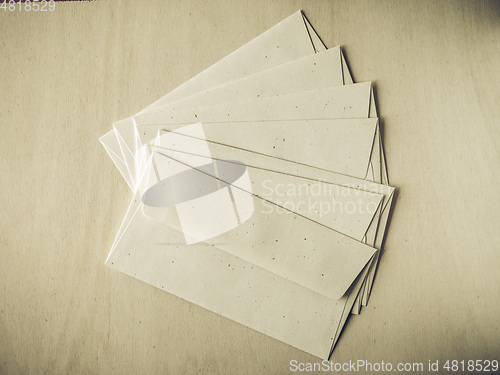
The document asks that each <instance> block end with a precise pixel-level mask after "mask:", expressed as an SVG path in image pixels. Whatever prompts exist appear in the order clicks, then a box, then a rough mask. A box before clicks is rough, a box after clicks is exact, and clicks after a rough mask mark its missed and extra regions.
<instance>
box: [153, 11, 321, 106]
mask: <svg viewBox="0 0 500 375" xmlns="http://www.w3.org/2000/svg"><path fill="white" fill-rule="evenodd" d="M324 50H326V47H325V46H324V44H323V42H321V40H320V38H319V37H318V35H317V34H316V32H315V31H314V29H313V28H312V27H311V25H310V23H309V21H308V20H307V19H306V18H305V16H304V15H303V14H302V12H301V11H298V12H296V13H294V14H293V15H291V16H290V17H288V18H286V19H285V20H283V21H281V22H280V23H279V24H277V25H276V26H274V27H272V28H271V29H269V30H267V31H266V32H264V33H263V34H261V35H260V36H258V37H257V38H255V39H253V40H252V41H250V42H248V43H247V44H245V45H244V46H242V47H240V48H239V49H237V50H236V51H234V52H233V53H231V54H230V55H228V56H226V57H225V58H223V59H222V60H220V61H219V62H217V63H216V64H214V65H212V66H211V67H209V68H208V69H206V70H204V71H203V72H201V73H199V74H198V75H196V76H195V77H193V78H192V79H190V80H189V81H187V82H186V83H184V84H183V85H181V86H179V87H178V88H177V89H175V90H173V91H171V92H170V93H168V94H167V95H165V96H164V97H162V98H161V99H159V100H158V101H156V102H155V103H154V104H152V105H150V106H149V107H147V108H146V109H145V110H144V111H143V112H145V111H147V110H150V109H152V108H155V107H157V106H161V105H163V104H164V103H168V102H171V101H174V100H177V99H181V98H184V97H187V96H190V95H193V94H196V93H198V92H201V91H203V90H207V89H210V88H212V87H215V86H219V85H222V84H224V83H227V82H231V81H234V80H236V79H239V78H242V77H245V76H249V75H252V74H253V73H256V72H260V71H263V70H267V69H269V68H271V67H273V66H278V65H281V64H283V63H286V62H289V61H293V60H296V59H298V58H300V57H303V56H306V55H308V54H312V53H315V52H318V51H324Z"/></svg>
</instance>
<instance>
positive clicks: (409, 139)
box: [0, 0, 500, 374]
mask: <svg viewBox="0 0 500 375" xmlns="http://www.w3.org/2000/svg"><path fill="white" fill-rule="evenodd" d="M298 9H303V10H304V12H305V14H306V16H307V17H308V19H309V20H310V22H311V23H312V25H313V26H314V27H315V29H316V31H317V32H318V34H319V35H320V36H321V37H322V39H323V41H324V42H325V44H326V45H327V47H334V46H336V45H338V44H340V45H343V48H344V53H345V54H346V57H347V60H348V63H349V66H350V68H351V71H352V74H353V77H354V79H355V80H356V81H357V82H362V81H368V80H372V81H374V83H375V87H376V96H377V102H378V108H379V111H380V116H381V121H382V124H383V134H384V142H385V147H386V156H387V163H388V169H389V178H390V181H391V184H392V185H394V186H396V187H397V188H398V197H397V202H396V205H395V209H394V213H393V216H392V220H391V225H390V229H389V234H388V237H387V241H386V244H385V249H384V252H383V256H382V260H381V263H380V267H379V271H378V274H377V277H376V280H375V284H374V288H373V292H372V296H371V300H370V302H369V305H368V306H367V307H365V308H364V309H363V310H362V313H361V315H360V316H356V317H351V318H350V320H349V322H348V324H347V326H346V328H345V329H344V332H343V334H342V336H341V338H340V341H339V343H338V345H337V348H336V350H335V352H334V354H333V357H332V360H333V361H335V362H347V361H349V360H357V359H365V360H368V361H371V362H381V361H382V360H383V361H385V362H392V363H393V364H397V363H398V362H423V363H424V364H427V362H428V360H432V361H435V360H438V359H439V360H440V361H444V360H446V359H459V360H461V359H465V360H467V359H495V357H496V359H500V358H499V357H498V356H499V353H500V314H499V310H500V301H499V298H498V297H499V296H500V293H499V285H500V272H499V266H500V255H499V251H500V238H499V219H498V217H499V216H498V215H499V211H500V200H499V198H498V193H499V187H498V186H499V183H500V176H499V174H500V168H499V167H500V149H499V148H500V144H499V142H500V120H499V119H500V105H499V103H500V95H499V94H500V88H499V82H500V69H499V66H500V44H499V43H500V40H499V36H500V3H499V2H498V1H444V0H443V1H319V0H317V1H305V0H304V1H298V0H297V1H284V0H279V1H266V0H253V1H234V0H219V1H194V0H182V1H177V0H169V1H159V0H157V1H148V2H146V1H132V0H127V1H95V2H64V3H57V6H56V10H55V11H54V12H50V13H49V12H47V13H43V14H42V13H35V12H25V11H21V12H19V11H16V12H8V11H6V12H4V11H3V10H0V35H1V37H0V51H1V53H0V62H1V63H0V90H1V94H2V99H1V101H0V126H1V133H2V134H1V136H0V176H1V177H0V181H1V189H0V202H1V211H0V224H1V232H0V256H1V257H0V373H2V374H70V373H75V374H184V373H186V374H194V373H204V374H217V373H220V374H236V373H238V374H258V373H262V374H284V373H289V372H290V366H289V363H290V361H291V360H294V359H295V360H297V361H301V362H317V361H319V360H318V359H317V358H315V357H313V356H310V355H307V354H305V353H303V352H301V351H299V350H297V349H294V348H292V347H290V346H287V345H285V344H282V343H280V342H278V341H276V340H274V339H271V338H269V337H266V336H264V335H262V334H259V333H257V332H255V331H253V330H251V329H248V328H246V327H243V326H241V325H239V324H236V323H234V322H231V321H229V320H227V319H225V318H222V317H220V316H218V315H216V314H214V313H211V312H208V311H206V310H204V309H203V308H201V307H198V306H195V305H192V304H190V303H187V302H185V301H183V300H182V299H179V298H177V297H174V296H172V295H169V294H168V293H165V292H162V291H161V290H158V289H156V288H154V287H152V286H150V285H148V284H145V283H142V282H139V281H137V280H135V279H133V278H131V277H128V276H126V275H124V274H122V273H119V272H116V271H113V270H111V269H109V268H107V267H105V266H104V261H105V259H106V256H107V254H108V250H109V249H110V247H111V245H112V242H113V239H114V235H115V233H116V232H117V230H118V227H119V225H120V222H121V220H122V218H123V216H124V214H125V211H126V208H127V206H128V202H129V200H130V198H131V193H130V191H129V190H128V187H127V185H126V183H125V182H124V181H123V179H122V177H121V176H120V174H119V172H118V171H117V170H116V168H115V167H114V165H113V163H112V162H111V160H109V158H108V156H107V154H106V152H105V150H104V149H103V148H102V146H101V145H100V143H99V142H98V137H99V136H101V135H103V134H104V133H105V132H106V131H108V129H110V127H111V122H112V121H116V120H119V119H122V118H124V117H127V116H130V115H132V114H135V113H136V112H138V111H139V110H141V109H142V108H144V107H145V106H147V105H148V104H150V103H152V102H153V101H155V100H156V99H157V98H159V97H160V96H162V95H164V94H165V93H167V92H169V91H171V90H172V89H174V88H175V87H177V86H178V85H179V84H181V83H182V82H184V81H186V80H187V79H189V78H191V77H192V76H194V75H195V74H196V73H198V72H200V71H201V70H203V69H204V68H206V67H208V66H209V65H211V64H213V63H215V62H216V61H218V60H219V59H221V58H222V57H224V56H226V55H227V54H229V53H230V52H232V51H233V50H235V49H236V48H238V47H240V46H241V45H243V44H244V43H246V42H247V41H249V40H251V39H252V38H254V37H256V36H258V35H259V34H260V33H262V32H264V31H265V30H267V29H268V28H270V27H272V26H273V25H275V24H276V23H278V22H279V21H281V20H282V19H284V18H286V17H287V16H289V15H290V14H292V13H293V12H295V11H297V10H298ZM442 373H444V371H443V372H442Z"/></svg>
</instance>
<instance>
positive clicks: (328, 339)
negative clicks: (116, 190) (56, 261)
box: [100, 12, 394, 358]
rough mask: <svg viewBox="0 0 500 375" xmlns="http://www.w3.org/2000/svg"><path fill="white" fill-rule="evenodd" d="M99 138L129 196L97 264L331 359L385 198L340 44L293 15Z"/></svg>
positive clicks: (370, 253)
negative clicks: (104, 255)
mask: <svg viewBox="0 0 500 375" xmlns="http://www.w3.org/2000/svg"><path fill="white" fill-rule="evenodd" d="M100 140H101V142H102V144H103V145H104V147H105V149H106V151H107V152H108V154H109V156H110V157H111V159H112V160H113V162H114V163H115V165H116V167H117V168H118V169H119V170H120V172H121V174H122V175H123V177H124V179H125V181H126V182H127V184H128V185H129V186H130V189H131V190H132V191H133V194H134V196H133V199H132V202H131V204H130V207H129V209H128V212H127V214H126V216H125V219H124V220H123V223H122V225H121V227H120V230H119V232H118V235H117V236H116V239H115V241H114V244H113V246H112V249H111V252H110V253H109V256H108V258H107V260H106V264H107V265H108V266H110V267H112V268H115V269H117V270H119V271H121V272H124V273H126V274H128V275H130V276H133V277H135V278H137V279H140V280H143V281H145V282H147V283H149V284H151V285H154V286H156V287H158V288H161V289H163V290H165V291H167V292H169V293H172V294H174V295H176V296H179V297H181V298H183V299H185V300H187V301H190V302H192V303H195V304H197V305H199V306H202V307H204V308H206V309H208V310H210V311H213V312H215V313H217V314H220V315H222V316H225V317H227V318H229V319H232V320H234V321H236V322H238V323H241V324H244V325H246V326H248V327H250V328H252V329H255V330H257V331H259V332H262V333H264V334H266V335H269V336H271V337H274V338H276V339H278V340H280V341H282V342H284V343H287V344H290V345H293V346H294V347H297V348H299V349H302V350H304V351H306V352H308V353H311V354H313V355H316V356H318V357H321V358H329V356H330V355H331V353H332V351H333V348H334V346H335V344H336V342H337V340H338V338H339V335H340V332H341V331H342V328H343V326H344V324H345V323H346V320H347V317H348V316H349V314H350V313H352V314H359V313H360V310H361V307H362V306H364V305H366V304H367V302H368V299H369V296H370V293H371V289H372V285H373V280H374V275H375V271H376V268H377V263H378V261H379V257H380V249H381V246H382V244H383V242H384V236H385V233H386V230H387V225H388V216H389V211H390V209H391V205H392V200H393V193H394V188H392V187H390V186H389V185H388V178H387V169H386V165H385V158H384V152H383V147H382V140H381V137H380V131H379V125H378V118H377V112H376V107H375V103H374V98H373V91H372V87H371V83H370V82H366V83H353V80H352V78H351V76H350V73H349V69H348V67H347V65H346V61H345V59H344V56H343V53H342V50H341V49H340V47H335V48H332V49H326V47H325V46H324V44H323V43H322V42H321V40H320V38H319V37H318V36H317V34H316V32H315V31H314V29H313V28H312V27H311V25H310V24H309V22H308V21H307V19H306V18H305V17H304V16H303V14H302V12H297V13H295V14H293V15H292V16H290V17H289V18H287V19H285V20H284V21H282V22H281V23H279V24H278V25H276V26H275V27H273V28H272V29H270V30H268V31H266V32H265V33H264V34H262V35H260V36H259V37H257V38H256V39H254V40H252V41H251V42H249V43H247V44H246V45H244V46H243V47H241V48H240V49H238V50H236V51H235V52H233V53H232V54H230V55H229V56H227V57H225V58H224V59H222V60H221V61H219V62H218V63H216V64H214V65H213V66H211V67H210V68H208V69H206V70H205V71H203V72H202V73H200V74H198V75H197V76H195V77H194V78H192V79H191V80H189V81H187V82H186V83H184V84H183V85H181V86H180V87H178V88H177V89H175V90H174V91H172V92H170V93H168V94H167V95H165V96H164V97H162V98H161V99H160V100H158V101H157V102H155V103H153V104H152V105H150V106H149V107H147V108H146V109H144V110H143V111H142V112H140V113H138V114H137V115H135V116H133V117H130V118H127V119H124V120H121V121H118V122H116V123H114V124H113V130H111V131H110V132H109V133H107V134H105V135H104V136H102V137H101V139H100Z"/></svg>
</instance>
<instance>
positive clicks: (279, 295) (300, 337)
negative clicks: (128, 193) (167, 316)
mask: <svg viewBox="0 0 500 375" xmlns="http://www.w3.org/2000/svg"><path fill="white" fill-rule="evenodd" d="M130 219H131V220H130ZM124 223H127V224H126V225H125V227H124V228H123V230H122V235H121V236H120V237H119V241H117V243H116V245H115V247H114V249H113V251H112V253H110V256H109V258H108V260H107V264H109V265H111V266H112V267H114V268H116V269H118V270H120V271H122V272H124V273H127V274H129V275H130V276H133V277H136V278H138V279H140V280H143V281H145V282H147V283H149V284H152V285H154V286H156V287H158V288H161V289H163V290H166V291H168V292H170V293H172V294H174V295H176V296H179V297H181V298H183V299H185V300H187V301H190V302H192V303H195V304H197V305H199V306H202V307H204V308H206V309H208V310H210V311H214V312H216V313H218V314H220V315H222V316H225V317H227V318H229V319H232V320H234V321H236V322H239V323H241V324H244V325H246V326H247V327H251V328H253V329H255V330H257V331H259V332H262V333H264V334H266V335H269V336H271V337H274V338H276V339H278V340H280V341H283V342H285V343H288V344H290V345H293V346H295V347H297V348H299V349H301V350H304V351H306V352H308V353H311V354H313V355H316V356H318V357H320V358H328V357H329V355H330V352H331V350H332V349H333V346H334V342H335V341H336V337H337V333H338V332H339V331H340V330H341V325H342V324H343V322H345V319H343V318H345V317H346V315H348V312H349V309H350V306H351V305H352V303H354V298H350V297H349V296H352V295H356V294H357V291H358V290H359V287H360V285H359V284H360V283H354V284H353V286H351V290H350V291H349V292H348V293H346V296H344V297H343V298H341V299H340V300H334V299H330V298H327V297H325V296H323V295H321V294H319V293H317V292H313V291H311V290H310V289H307V288H305V287H303V286H300V285H298V284H296V283H294V282H291V281H289V280H286V279H284V278H281V277H279V276H276V275H275V274H274V273H272V272H269V271H267V270H265V269H262V268H260V267H258V266H255V265H254V264H252V263H250V262H247V261H245V260H243V259H240V258H238V257H236V256H234V255H231V254H229V253H227V252H225V251H223V250H220V249H218V248H216V247H214V246H210V245H207V244H203V243H200V244H195V245H191V246H188V247H183V246H179V245H168V244H171V243H173V244H175V243H181V242H182V241H183V235H182V233H181V232H178V231H175V230H170V231H165V225H163V224H161V223H160V222H158V221H154V220H151V219H148V218H147V216H145V215H143V214H142V213H141V199H140V197H138V196H136V197H135V200H134V201H133V204H132V205H131V207H130V208H129V212H128V214H127V218H126V220H125V221H124ZM125 229H126V230H125ZM137 236H139V237H141V238H148V239H149V242H150V243H148V244H145V243H144V242H143V241H137ZM150 244H154V246H150ZM144 251H147V254H148V256H147V257H145V256H144ZM361 277H363V275H361Z"/></svg>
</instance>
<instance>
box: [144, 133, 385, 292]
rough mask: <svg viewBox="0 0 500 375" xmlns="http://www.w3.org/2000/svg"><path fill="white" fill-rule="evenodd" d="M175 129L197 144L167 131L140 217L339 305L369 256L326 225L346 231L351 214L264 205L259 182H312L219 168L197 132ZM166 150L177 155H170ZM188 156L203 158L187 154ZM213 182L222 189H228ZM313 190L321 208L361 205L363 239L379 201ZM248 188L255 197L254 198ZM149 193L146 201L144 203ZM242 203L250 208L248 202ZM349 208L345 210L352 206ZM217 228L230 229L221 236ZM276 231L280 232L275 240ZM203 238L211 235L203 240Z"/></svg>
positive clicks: (305, 184)
mask: <svg viewBox="0 0 500 375" xmlns="http://www.w3.org/2000/svg"><path fill="white" fill-rule="evenodd" d="M180 130H181V131H183V132H185V134H189V135H195V136H197V137H198V138H192V137H186V136H184V135H182V134H176V133H172V132H170V133H166V134H164V135H163V136H161V137H160V138H161V143H160V146H163V145H165V146H168V147H169V148H168V149H166V150H164V152H163V153H161V154H157V155H155V157H154V158H153V167H152V168H153V170H154V173H150V176H152V177H153V179H152V180H151V183H149V181H148V190H147V191H146V192H145V193H144V194H143V195H142V199H143V203H145V204H146V205H147V206H151V207H152V209H151V210H150V209H149V208H148V209H147V210H144V213H145V214H146V215H148V216H150V217H156V218H158V217H160V216H162V217H163V218H164V219H163V222H165V223H166V224H167V225H169V226H170V227H174V228H178V229H180V228H182V231H183V233H184V234H186V235H187V236H186V243H187V244H191V243H194V242H198V241H204V240H206V239H208V238H210V237H215V238H216V239H217V241H218V242H220V243H221V244H220V245H217V246H218V247H220V248H222V249H224V250H225V251H228V252H231V253H232V254H234V255H237V256H239V257H241V258H244V259H246V260H248V261H250V262H253V263H254V264H256V265H259V266H261V267H263V268H265V269H267V270H270V271H272V272H274V273H276V274H278V275H280V276H283V277H285V278H287V279H289V280H292V281H295V282H297V283H299V284H301V285H304V286H306V287H308V288H310V289H313V290H315V291H317V292H319V293H322V294H325V295H327V296H329V297H331V298H340V297H341V296H342V295H343V294H344V293H345V291H346V290H347V289H348V287H349V286H350V285H351V283H352V282H353V281H354V279H355V278H356V276H357V275H358V274H359V272H361V270H362V269H363V267H364V266H365V265H366V263H367V262H368V261H369V260H370V258H371V257H372V256H373V254H374V252H375V249H373V248H372V247H369V246H367V245H364V244H362V243H360V242H359V241H356V240H354V239H352V238H349V237H347V236H345V235H343V234H341V233H339V232H337V231H335V230H332V227H336V225H337V224H336V223H335V220H334V221H331V220H329V219H330V218H332V217H334V218H335V219H336V220H338V221H339V222H341V223H347V222H349V221H350V222H351V223H352V224H353V225H355V224H358V220H359V218H358V217H357V216H356V217H354V215H352V214H353V213H354V212H350V211H349V212H348V213H347V214H345V215H342V214H343V212H341V211H340V210H338V211H339V212H337V211H334V210H333V209H329V210H328V211H327V212H319V214H317V213H314V212H302V211H300V210H298V206H297V208H296V207H292V208H290V207H286V206H281V205H279V204H277V203H276V202H275V201H274V200H270V199H266V198H264V197H263V194H260V195H257V193H260V192H261V186H260V185H261V183H262V182H265V181H266V180H268V182H272V181H273V180H274V181H276V180H278V179H279V180H280V181H282V182H283V183H284V184H286V185H295V186H299V187H301V188H307V187H308V186H310V185H311V181H308V180H307V179H303V178H300V177H296V176H287V175H283V174H276V173H273V172H269V171H263V170H252V171H251V172H247V168H246V166H245V165H244V164H238V163H234V162H226V161H218V162H217V163H216V164H215V166H214V165H213V164H212V163H211V161H212V159H211V155H210V150H209V148H208V147H205V145H206V143H205V142H204V141H203V140H202V139H201V138H202V137H204V134H203V128H202V125H201V124H195V125H190V126H186V127H183V128H181V129H180ZM173 149H177V150H181V152H175V151H171V150H173ZM194 152H198V153H200V152H202V153H201V154H199V155H194ZM158 156H159V157H158ZM246 173H250V179H248V178H246V179H244V178H243V177H242V176H244V175H245V174H246ZM180 176H182V178H181V177H180ZM240 177H241V178H240ZM216 179H217V180H218V181H216ZM207 180H208V181H207ZM250 181H251V183H250ZM216 182H220V183H223V184H225V186H227V189H225V187H224V186H218V184H217V183H216ZM253 184H255V185H253ZM252 185H253V186H254V187H252ZM316 185H318V187H319V190H320V191H321V192H325V193H327V194H326V195H325V197H324V198H326V199H324V201H323V202H322V203H325V204H328V205H332V204H333V203H335V204H336V207H338V206H342V205H343V204H345V203H346V202H349V201H353V200H361V201H363V202H362V207H360V208H361V209H362V210H363V212H362V213H363V214H364V213H365V212H364V211H366V210H367V208H369V207H371V212H370V213H369V214H368V217H367V221H366V222H365V224H364V226H365V228H362V230H361V232H360V233H359V236H360V237H362V236H363V235H364V233H365V232H366V226H367V225H369V223H370V222H371V220H372V219H373V215H374V213H375V211H376V209H377V207H378V206H379V204H380V201H381V196H380V195H377V194H365V195H363V196H359V195H346V194H345V193H346V192H348V191H349V188H346V187H339V188H338V190H335V189H330V190H328V189H327V188H328V187H329V186H328V184H326V183H322V182H317V183H316ZM255 189H257V190H256V192H254V191H253V190H255ZM190 190H192V191H190ZM351 190H353V189H351ZM148 194H149V195H151V196H152V198H151V199H148V198H149V195H148ZM155 195H156V196H157V197H159V198H155ZM305 198H309V199H313V198H314V199H317V198H318V196H313V197H311V196H309V197H302V196H299V197H297V196H295V197H290V200H289V201H288V202H289V203H290V204H294V199H295V202H297V201H300V200H304V199H305ZM320 198H321V197H320ZM249 199H250V201H252V202H251V203H248V200H249ZM333 201H335V202H333ZM157 202H159V203H157ZM231 202H233V203H234V204H235V205H236V207H237V208H238V205H239V204H241V205H244V204H246V205H247V206H248V207H252V209H249V208H248V207H243V209H240V208H238V209H237V212H234V208H233V203H231ZM302 203H305V202H302ZM351 203H352V204H351V206H352V205H354V203H353V202H351ZM274 206H278V207H280V208H284V209H286V210H288V212H289V213H291V214H283V215H280V214H277V213H278V211H275V212H273V210H269V208H274ZM323 206H324V205H323ZM323 206H321V207H323ZM336 207H335V208H336ZM158 208H159V209H158ZM172 208H174V209H172ZM329 208H334V207H330V206H329ZM158 211H160V212H158ZM242 215H244V218H242ZM238 216H239V217H238ZM365 216H366V215H365ZM250 217H251V220H249V218H250ZM238 219H239V220H238ZM177 222H179V223H180V225H178V223H177ZM237 224H239V225H237ZM318 224H321V225H318ZM221 228H230V229H231V230H228V231H226V232H224V231H221ZM276 228H280V231H279V232H276V233H275V231H276ZM207 231H208V233H212V232H213V233H216V234H218V235H217V236H207V235H206V233H207ZM188 237H189V238H188ZM271 238H272V241H271V240H270V239H271ZM193 239H194V240H193ZM299 240H300V241H299ZM311 247H312V248H314V249H315V251H314V252H313V253H311V252H310V248H311Z"/></svg>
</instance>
